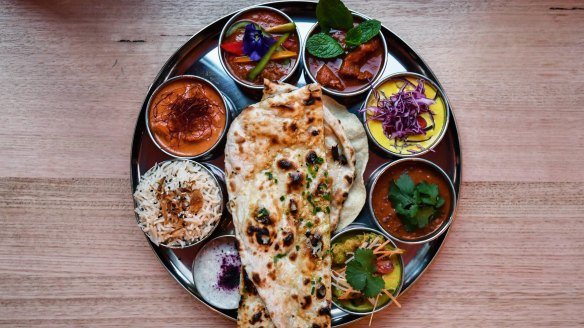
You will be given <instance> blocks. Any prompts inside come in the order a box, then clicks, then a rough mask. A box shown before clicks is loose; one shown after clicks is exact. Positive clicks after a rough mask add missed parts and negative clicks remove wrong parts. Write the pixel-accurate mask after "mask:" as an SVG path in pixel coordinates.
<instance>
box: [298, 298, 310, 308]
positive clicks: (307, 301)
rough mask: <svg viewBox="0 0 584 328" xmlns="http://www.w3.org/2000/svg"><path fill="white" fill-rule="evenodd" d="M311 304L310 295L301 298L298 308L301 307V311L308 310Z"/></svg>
mask: <svg viewBox="0 0 584 328" xmlns="http://www.w3.org/2000/svg"><path fill="white" fill-rule="evenodd" d="M311 304H312V297H311V296H310V295H306V296H304V297H303V298H302V301H301V302H300V306H301V307H302V309H303V310H306V309H308V308H309V307H310V305H311Z"/></svg>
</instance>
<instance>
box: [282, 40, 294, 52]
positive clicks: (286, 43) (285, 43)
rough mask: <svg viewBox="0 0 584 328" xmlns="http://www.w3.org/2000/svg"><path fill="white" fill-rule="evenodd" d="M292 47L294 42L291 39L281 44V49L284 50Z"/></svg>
mask: <svg viewBox="0 0 584 328" xmlns="http://www.w3.org/2000/svg"><path fill="white" fill-rule="evenodd" d="M293 45H294V40H293V39H292V38H288V39H287V40H286V41H284V43H282V47H284V49H290V48H291V47H292V46H293Z"/></svg>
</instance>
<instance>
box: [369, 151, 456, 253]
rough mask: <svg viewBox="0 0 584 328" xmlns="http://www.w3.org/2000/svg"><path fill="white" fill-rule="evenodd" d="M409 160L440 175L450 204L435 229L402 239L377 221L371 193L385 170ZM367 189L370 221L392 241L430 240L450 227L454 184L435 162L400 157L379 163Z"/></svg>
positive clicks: (454, 206) (408, 242)
mask: <svg viewBox="0 0 584 328" xmlns="http://www.w3.org/2000/svg"><path fill="white" fill-rule="evenodd" d="M411 162H416V163H421V164H422V165H426V166H427V167H428V168H429V169H430V170H433V171H435V172H436V173H437V174H438V175H439V176H440V177H442V178H443V179H444V180H445V181H446V185H447V187H448V190H449V192H450V198H451V204H450V209H449V211H448V216H447V218H446V220H444V222H443V223H442V224H441V225H440V227H438V228H437V229H435V230H434V231H432V232H431V233H429V234H427V235H424V236H421V237H419V238H416V239H404V238H401V237H399V236H396V235H395V234H392V233H391V232H389V231H387V230H386V229H385V228H384V227H383V225H382V224H381V222H379V218H377V216H376V215H375V210H374V209H373V193H374V192H375V187H376V186H377V182H378V181H379V178H380V177H381V176H382V175H383V174H384V173H385V172H386V171H388V170H391V169H392V168H395V167H396V166H397V165H402V164H403V163H411ZM367 189H368V190H367V203H368V206H369V212H370V213H371V217H372V221H373V222H374V223H375V225H376V226H377V227H378V228H379V229H380V230H382V231H384V232H385V234H387V235H388V236H389V237H390V238H391V239H393V240H394V241H397V242H400V243H404V244H423V243H427V242H429V241H432V240H434V239H436V238H438V237H440V236H441V235H442V234H443V233H444V232H445V231H446V230H448V227H450V224H451V223H452V221H453V219H454V213H455V210H456V191H455V189H454V184H453V183H452V180H451V179H450V177H449V176H448V174H446V172H444V170H442V169H441V168H440V167H439V166H438V165H436V164H434V163H432V162H430V161H428V160H426V159H422V158H402V159H399V160H396V161H393V162H390V163H386V164H384V165H381V166H380V167H378V168H377V169H376V170H375V171H373V173H371V176H370V177H369V181H368V183H367ZM384 192H387V191H384Z"/></svg>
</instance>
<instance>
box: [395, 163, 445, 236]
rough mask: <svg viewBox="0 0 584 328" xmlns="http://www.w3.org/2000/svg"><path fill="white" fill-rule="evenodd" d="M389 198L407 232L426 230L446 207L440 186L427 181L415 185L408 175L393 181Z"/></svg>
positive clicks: (405, 174)
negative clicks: (440, 210) (443, 207)
mask: <svg viewBox="0 0 584 328" xmlns="http://www.w3.org/2000/svg"><path fill="white" fill-rule="evenodd" d="M388 196H389V200H390V201H391V203H392V206H393V208H394V209H395V212H396V213H397V214H398V216H399V218H400V219H401V220H402V222H403V224H404V227H405V229H406V231H414V230H415V229H417V228H420V229H421V228H424V227H425V226H426V225H428V223H430V221H431V220H432V219H433V218H435V217H437V216H438V214H439V210H438V209H439V208H441V207H442V206H443V205H444V198H442V197H441V196H440V193H439V191H438V185H436V184H430V183H428V182H426V181H422V182H420V183H418V184H414V181H413V180H412V178H411V177H410V176H409V175H408V174H407V173H404V174H402V175H401V176H400V177H399V178H398V179H397V180H394V181H392V183H391V185H390V188H389V195H388Z"/></svg>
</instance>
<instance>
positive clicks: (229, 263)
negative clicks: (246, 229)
mask: <svg viewBox="0 0 584 328" xmlns="http://www.w3.org/2000/svg"><path fill="white" fill-rule="evenodd" d="M240 270H241V261H240V259H239V253H238V252H237V248H236V246H235V238H234V237H230V236H223V237H218V238H215V239H213V240H211V241H210V242H208V243H207V244H206V245H205V246H203V248H202V249H201V250H200V251H199V253H198V254H197V257H196V258H195V263H194V265H193V276H194V279H195V286H196V287H197V290H198V291H199V293H200V294H201V296H202V297H203V298H204V299H205V301H207V302H209V303H210V304H211V305H213V306H216V307H218V308H220V309H226V310H229V309H236V308H237V307H238V305H239V299H240V295H239V276H240Z"/></svg>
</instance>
